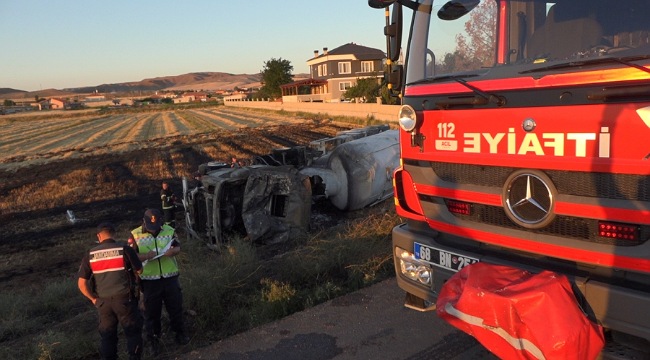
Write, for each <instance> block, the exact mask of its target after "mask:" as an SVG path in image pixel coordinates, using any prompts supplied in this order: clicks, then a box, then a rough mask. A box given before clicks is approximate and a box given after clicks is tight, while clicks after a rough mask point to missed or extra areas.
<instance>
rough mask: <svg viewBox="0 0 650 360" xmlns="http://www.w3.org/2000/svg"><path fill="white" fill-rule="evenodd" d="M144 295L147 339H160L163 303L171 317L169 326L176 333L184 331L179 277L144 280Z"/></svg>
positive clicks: (142, 283) (142, 284)
mask: <svg viewBox="0 0 650 360" xmlns="http://www.w3.org/2000/svg"><path fill="white" fill-rule="evenodd" d="M141 286H142V293H143V294H144V325H145V329H146V331H147V338H148V339H149V340H151V339H152V338H154V337H158V338H160V333H161V323H160V317H161V315H162V307H163V303H164V304H165V309H166V310H167V314H168V315H169V325H170V327H171V328H172V331H174V332H175V333H182V332H184V329H183V293H182V292H181V283H180V281H178V276H174V277H170V278H166V279H165V278H162V279H159V280H142V282H141Z"/></svg>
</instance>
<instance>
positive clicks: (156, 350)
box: [149, 336, 160, 356]
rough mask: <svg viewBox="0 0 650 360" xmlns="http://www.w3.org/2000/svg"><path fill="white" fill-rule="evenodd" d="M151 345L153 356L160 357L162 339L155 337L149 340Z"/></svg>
mask: <svg viewBox="0 0 650 360" xmlns="http://www.w3.org/2000/svg"><path fill="white" fill-rule="evenodd" d="M149 344H150V345H151V354H152V355H153V356H158V355H160V339H159V338H158V336H154V337H152V338H150V339H149Z"/></svg>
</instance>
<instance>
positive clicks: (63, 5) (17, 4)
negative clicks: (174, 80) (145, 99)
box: [0, 0, 385, 91]
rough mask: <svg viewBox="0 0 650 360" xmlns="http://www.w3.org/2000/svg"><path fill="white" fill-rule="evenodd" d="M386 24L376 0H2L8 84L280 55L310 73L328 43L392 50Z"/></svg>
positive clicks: (0, 37) (216, 67) (48, 84)
mask: <svg viewBox="0 0 650 360" xmlns="http://www.w3.org/2000/svg"><path fill="white" fill-rule="evenodd" d="M384 25H385V18H384V11H383V10H377V9H372V8H370V7H369V6H368V2H367V0H329V1H314V0H300V1H299V0H277V1H265V0H250V1H243V0H194V1H170V0H155V1H154V0H135V1H134V0H129V1H127V0H111V1H95V0H93V1H81V0H56V1H42V0H41V1H38V0H2V1H0V88H14V89H19V90H26V91H34V90H40V89H49V88H55V89H63V88H72V87H82V86H94V85H101V84H108V83H121V82H129V81H139V80H142V79H146V78H153V77H158V76H169V75H181V74H186V73H190V72H202V71H210V72H227V73H233V74H255V73H259V72H260V71H261V70H262V68H263V67H264V62H265V61H268V60H270V59H272V58H275V59H279V58H282V59H284V60H289V61H290V62H291V65H293V67H294V73H307V72H308V71H309V68H308V66H307V64H306V62H307V60H308V59H310V58H311V57H313V55H314V50H319V51H322V48H323V47H327V48H329V49H330V50H331V49H334V48H336V47H339V46H341V45H344V44H347V43H350V42H354V43H356V44H359V45H363V46H368V47H373V48H377V49H381V50H384V51H385V38H384V36H383V27H384Z"/></svg>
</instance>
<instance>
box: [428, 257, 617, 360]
mask: <svg viewBox="0 0 650 360" xmlns="http://www.w3.org/2000/svg"><path fill="white" fill-rule="evenodd" d="M436 308H437V309H436V312H437V314H438V316H440V317H442V318H443V319H445V321H447V322H449V323H450V324H452V325H453V326H455V327H457V328H459V329H461V330H463V331H464V332H466V333H468V334H469V335H472V336H473V337H475V338H476V339H477V340H478V341H479V342H480V343H481V344H482V345H483V346H484V347H485V348H486V349H488V350H490V351H491V352H492V353H493V354H494V355H496V356H498V357H500V358H502V359H595V358H596V357H597V356H598V354H599V353H600V351H601V350H602V348H603V346H604V344H605V341H604V337H603V329H602V327H601V326H599V325H597V324H594V323H593V322H591V321H590V320H589V319H588V318H587V317H586V316H585V314H584V313H583V312H582V310H581V309H580V307H579V306H578V303H577V300H576V298H575V295H574V294H573V291H572V290H571V284H570V283H569V281H568V279H567V278H566V276H564V275H561V274H556V273H553V272H550V271H543V272H541V273H539V274H533V273H530V272H528V271H524V270H520V269H516V268H512V267H507V266H499V265H492V264H488V263H481V262H479V263H476V264H473V265H470V266H466V267H464V268H463V269H462V270H461V271H460V272H458V273H456V274H455V275H454V276H452V277H451V278H450V279H449V280H448V281H447V282H446V283H445V285H444V286H443V287H442V290H441V292H440V295H439V296H438V301H437V302H436Z"/></svg>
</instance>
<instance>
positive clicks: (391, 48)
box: [384, 3, 402, 62]
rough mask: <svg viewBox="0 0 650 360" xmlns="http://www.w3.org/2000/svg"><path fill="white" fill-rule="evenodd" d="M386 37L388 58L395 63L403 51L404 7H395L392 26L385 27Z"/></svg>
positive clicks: (397, 5) (398, 5)
mask: <svg viewBox="0 0 650 360" xmlns="http://www.w3.org/2000/svg"><path fill="white" fill-rule="evenodd" d="M386 22H387V23H388V22H389V21H388V20H387V21H386ZM384 35H386V39H387V46H388V58H389V59H390V61H393V62H395V61H397V60H398V59H399V55H400V51H401V49H402V5H400V4H399V3H396V4H395V5H394V6H393V13H392V14H391V19H390V24H387V25H386V27H384Z"/></svg>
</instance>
